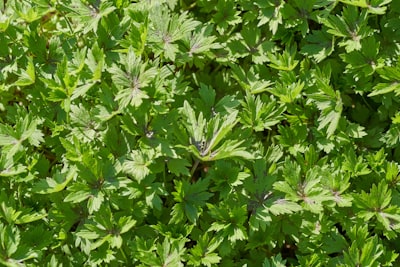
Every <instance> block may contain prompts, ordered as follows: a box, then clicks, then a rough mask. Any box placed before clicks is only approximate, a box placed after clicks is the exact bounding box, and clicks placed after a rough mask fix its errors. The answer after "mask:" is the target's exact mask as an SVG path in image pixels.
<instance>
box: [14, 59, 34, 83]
mask: <svg viewBox="0 0 400 267" xmlns="http://www.w3.org/2000/svg"><path fill="white" fill-rule="evenodd" d="M35 80H36V75H35V67H34V65H33V59H32V58H28V63H27V66H26V70H22V71H21V73H20V74H19V79H18V80H17V81H16V82H15V83H14V85H16V86H28V85H32V84H34V83H35Z"/></svg>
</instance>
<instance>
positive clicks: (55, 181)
mask: <svg viewBox="0 0 400 267" xmlns="http://www.w3.org/2000/svg"><path fill="white" fill-rule="evenodd" d="M76 175H77V173H76V169H75V168H74V167H72V168H70V169H69V170H68V172H67V173H61V172H58V173H56V174H54V178H46V179H42V180H40V181H39V182H37V183H36V184H35V185H34V187H33V191H34V192H35V193H37V194H51V193H56V192H60V191H61V190H64V188H65V187H66V186H67V185H68V183H69V182H71V180H73V179H75V178H76Z"/></svg>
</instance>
